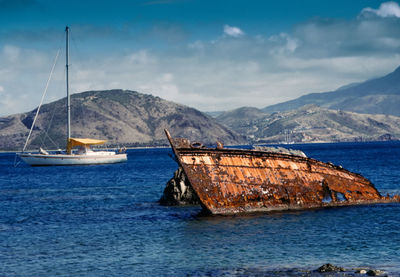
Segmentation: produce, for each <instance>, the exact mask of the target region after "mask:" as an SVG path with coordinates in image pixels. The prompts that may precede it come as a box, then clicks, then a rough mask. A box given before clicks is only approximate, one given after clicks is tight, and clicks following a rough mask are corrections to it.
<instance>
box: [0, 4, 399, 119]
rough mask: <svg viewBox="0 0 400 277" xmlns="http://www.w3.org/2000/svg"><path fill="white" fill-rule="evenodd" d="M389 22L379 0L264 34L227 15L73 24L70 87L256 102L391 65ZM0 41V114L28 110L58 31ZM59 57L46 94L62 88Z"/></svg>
mask: <svg viewBox="0 0 400 277" xmlns="http://www.w3.org/2000/svg"><path fill="white" fill-rule="evenodd" d="M174 4H175V5H177V4H176V3H174ZM170 5H172V4H170ZM138 22H140V19H138ZM399 24H400V18H399V5H398V3H396V2H385V3H382V4H381V5H380V6H377V7H362V8H360V9H359V12H358V14H355V15H354V17H353V18H351V19H349V18H341V17H312V18H309V19H308V20H305V21H301V22H298V23H297V24H294V25H293V26H292V27H291V28H290V29H288V30H285V31H282V32H279V31H278V32H275V33H273V34H270V33H269V32H268V28H267V27H265V26H264V27H262V28H261V27H260V28H257V29H255V28H254V29H251V28H250V27H249V26H247V25H246V24H245V21H240V22H239V21H238V22H235V20H232V19H231V18H227V19H226V21H225V22H224V23H221V24H218V26H214V25H211V27H210V26H208V25H207V24H204V25H207V26H208V27H207V28H208V29H207V30H209V29H212V30H214V31H213V32H208V33H207V34H208V35H207V36H200V35H197V34H198V33H201V31H199V30H197V29H196V31H194V30H193V28H192V27H189V26H188V24H186V25H185V24H182V23H179V22H173V21H171V22H167V23H166V22H161V23H160V22H157V23H154V24H153V25H151V27H149V28H148V29H145V30H144V29H140V26H139V27H138V24H137V23H127V24H126V25H124V26H120V27H118V28H116V27H113V26H107V25H99V24H98V25H94V24H92V25H77V26H72V27H71V37H74V36H75V41H72V43H71V46H74V47H75V48H74V47H72V49H71V89H72V92H81V91H85V90H103V89H114V88H120V89H132V90H138V91H142V92H144V93H150V94H153V95H156V96H160V97H162V98H164V99H167V100H171V101H175V102H178V103H182V104H185V105H189V106H192V107H195V108H197V109H200V110H202V111H214V110H227V109H234V108H237V107H241V106H256V107H259V108H261V107H265V106H268V105H272V104H275V103H279V102H283V101H287V100H290V99H294V98H296V97H299V96H300V95H304V94H307V93H310V92H319V91H330V90H334V89H336V88H338V87H340V86H342V85H345V84H348V83H352V82H359V81H364V80H366V79H370V78H373V77H376V76H381V75H385V74H387V73H389V72H391V71H393V70H394V69H395V68H396V67H397V66H398V65H399V64H400V55H399V50H400V28H398V26H399ZM196 26H197V25H196ZM0 39H1V41H2V43H0V65H1V66H0V115H6V114H11V113H17V112H23V111H27V110H30V109H32V108H33V107H35V106H36V105H37V104H38V102H39V99H40V95H41V93H42V91H43V89H44V86H45V82H46V80H47V77H48V74H49V72H50V69H51V66H52V62H53V59H54V56H55V53H56V51H57V50H56V49H55V48H51V47H50V46H54V45H58V46H59V47H63V42H62V40H63V32H62V30H55V29H54V28H50V27H49V28H47V29H42V30H41V31H40V32H35V31H32V30H31V31H29V30H27V29H23V28H22V29H21V28H19V29H13V30H3V31H0ZM48 45H50V46H48ZM74 50H76V51H74ZM63 63H64V61H63V60H62V59H61V60H60V61H59V62H58V64H57V67H58V69H59V70H58V71H59V72H60V74H58V75H57V74H56V75H55V77H54V82H53V83H52V85H51V87H50V89H49V95H52V96H51V97H50V99H49V100H48V101H51V100H55V99H58V98H60V97H62V96H64V94H65V89H64V88H63V86H64V82H65V80H64V76H63V74H64V70H63V67H64V65H63Z"/></svg>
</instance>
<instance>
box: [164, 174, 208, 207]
mask: <svg viewBox="0 0 400 277" xmlns="http://www.w3.org/2000/svg"><path fill="white" fill-rule="evenodd" d="M159 203H160V204H161V205H164V206H185V205H198V204H200V200H199V197H198V196H197V194H196V192H195V191H194V190H193V188H192V186H191V184H190V182H189V180H188V179H187V177H186V175H185V173H184V171H183V169H182V168H181V167H179V168H178V169H177V170H176V171H175V173H174V177H172V178H171V180H169V181H168V183H167V185H166V187H165V189H164V193H163V195H162V196H161V198H160V200H159Z"/></svg>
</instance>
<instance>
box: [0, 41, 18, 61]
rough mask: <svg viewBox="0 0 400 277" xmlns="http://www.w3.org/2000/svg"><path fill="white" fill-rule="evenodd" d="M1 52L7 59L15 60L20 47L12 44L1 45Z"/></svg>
mask: <svg viewBox="0 0 400 277" xmlns="http://www.w3.org/2000/svg"><path fill="white" fill-rule="evenodd" d="M2 54H3V55H4V56H5V58H6V59H7V60H8V61H10V62H16V61H17V60H18V58H19V56H20V49H19V48H18V47H16V46H13V45H6V46H4V47H3V53H2Z"/></svg>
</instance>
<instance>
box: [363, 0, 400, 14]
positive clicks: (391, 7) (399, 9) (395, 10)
mask: <svg viewBox="0 0 400 277" xmlns="http://www.w3.org/2000/svg"><path fill="white" fill-rule="evenodd" d="M362 13H364V14H365V13H372V14H375V15H377V16H380V17H400V6H399V4H398V3H396V2H393V1H390V2H384V3H382V4H381V5H380V6H379V9H372V8H365V9H363V10H362Z"/></svg>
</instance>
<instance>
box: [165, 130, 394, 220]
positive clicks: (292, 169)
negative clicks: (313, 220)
mask: <svg viewBox="0 0 400 277" xmlns="http://www.w3.org/2000/svg"><path fill="white" fill-rule="evenodd" d="M165 133H166V135H167V138H168V140H169V142H170V144H171V147H172V149H173V152H174V154H175V156H176V160H177V162H178V164H179V165H180V167H182V169H183V170H184V173H185V175H186V176H187V179H188V180H189V182H190V185H191V186H192V188H193V190H194V191H195V192H196V194H197V196H198V198H199V199H200V202H201V205H202V206H203V208H204V209H206V210H208V211H210V212H211V213H213V214H236V213H247V212H260V211H274V210H292V209H309V208H319V207H332V206H346V205H362V204H373V203H390V202H400V196H399V195H395V196H393V197H389V196H382V195H381V194H380V193H379V191H378V190H377V189H376V188H375V186H374V185H373V184H372V183H371V182H370V181H369V180H368V179H366V178H365V177H363V176H361V175H359V174H356V173H353V172H350V171H348V170H346V169H344V168H342V167H339V166H335V165H332V164H330V163H323V162H321V161H318V160H315V159H311V158H307V157H304V156H297V155H292V154H283V153H274V152H266V151H257V150H243V149H226V148H223V145H222V144H221V143H218V144H217V147H216V148H205V147H204V146H203V145H201V144H200V143H191V142H190V141H189V140H187V139H184V138H172V137H171V135H170V134H169V132H168V131H167V130H165Z"/></svg>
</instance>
